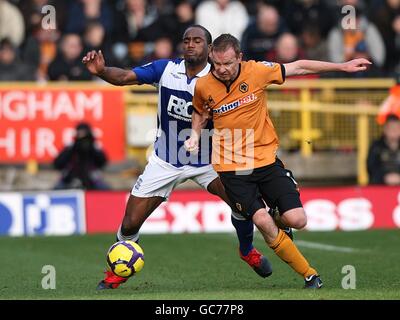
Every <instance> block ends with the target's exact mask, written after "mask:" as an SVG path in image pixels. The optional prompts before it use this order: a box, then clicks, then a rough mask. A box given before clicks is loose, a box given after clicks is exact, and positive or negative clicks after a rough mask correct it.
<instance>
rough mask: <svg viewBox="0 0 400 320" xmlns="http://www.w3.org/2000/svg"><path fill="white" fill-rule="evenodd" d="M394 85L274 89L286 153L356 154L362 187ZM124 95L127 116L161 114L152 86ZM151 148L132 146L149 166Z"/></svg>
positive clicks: (273, 109) (319, 83) (328, 82)
mask: <svg viewBox="0 0 400 320" xmlns="http://www.w3.org/2000/svg"><path fill="white" fill-rule="evenodd" d="M393 85H394V80H392V79H313V80H287V81H286V82H285V84H284V85H282V86H270V87H269V88H268V90H267V92H266V94H267V95H268V108H269V112H270V116H271V118H272V120H273V122H274V125H275V127H276V130H277V132H278V135H279V137H280V147H281V149H283V150H297V151H299V152H300V153H301V154H302V155H303V156H304V157H306V158H307V157H310V156H311V155H312V154H313V153H314V152H319V151H343V152H355V151H356V152H357V165H358V174H357V176H358V183H359V184H360V185H365V184H366V183H367V181H368V176H367V172H366V156H367V152H368V147H369V144H370V142H371V140H372V139H375V138H377V137H378V136H379V134H380V132H381V128H380V127H379V126H378V125H377V123H376V121H375V117H376V114H377V111H378V108H379V105H380V103H381V102H382V101H383V100H384V99H385V98H386V97H387V95H388V90H389V88H390V87H391V86H393ZM43 87H46V89H50V90H51V89H52V88H60V87H62V88H77V87H81V88H85V89H99V88H105V87H106V88H107V89H108V90H110V89H115V90H120V89H121V87H115V86H110V85H108V84H104V83H94V82H75V83H70V82H57V83H51V84H48V83H47V84H38V83H0V88H7V89H18V88H24V89H26V88H29V89H32V90H35V88H43ZM123 89H124V90H125V102H126V110H127V113H126V114H127V116H128V115H130V114H151V115H154V116H155V115H156V113H157V102H158V95H157V91H156V90H155V88H154V87H152V86H148V85H146V86H129V87H123ZM147 150H148V148H147V147H136V148H134V147H128V152H129V154H130V155H131V156H135V157H137V158H138V160H139V161H141V162H142V164H144V163H145V161H146V160H145V155H146V152H147Z"/></svg>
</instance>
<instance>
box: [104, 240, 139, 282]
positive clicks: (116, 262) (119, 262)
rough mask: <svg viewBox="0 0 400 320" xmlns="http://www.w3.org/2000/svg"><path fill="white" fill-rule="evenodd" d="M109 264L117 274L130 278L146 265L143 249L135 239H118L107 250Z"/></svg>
mask: <svg viewBox="0 0 400 320" xmlns="http://www.w3.org/2000/svg"><path fill="white" fill-rule="evenodd" d="M107 264H108V267H109V268H110V270H111V271H112V272H114V274H116V275H117V276H120V277H124V278H129V277H131V276H133V275H134V274H136V273H138V272H139V271H140V270H142V268H143V266H144V253H143V249H142V248H141V247H140V246H139V245H138V244H137V243H136V242H133V241H129V240H128V241H118V242H116V243H114V244H113V245H112V246H111V247H110V249H109V250H108V252H107Z"/></svg>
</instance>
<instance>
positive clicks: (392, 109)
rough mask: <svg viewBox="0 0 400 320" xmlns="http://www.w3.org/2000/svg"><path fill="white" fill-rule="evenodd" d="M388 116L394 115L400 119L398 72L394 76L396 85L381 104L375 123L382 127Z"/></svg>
mask: <svg viewBox="0 0 400 320" xmlns="http://www.w3.org/2000/svg"><path fill="white" fill-rule="evenodd" d="M390 114H392V115H393V114H394V115H396V116H397V117H398V118H400V72H399V73H397V75H396V84H395V85H394V86H393V87H392V88H390V94H389V96H388V97H387V98H386V99H385V100H384V101H383V102H382V104H381V106H380V108H379V112H378V117H377V122H378V123H379V124H380V125H383V124H384V123H385V122H386V118H387V117H388V115H390Z"/></svg>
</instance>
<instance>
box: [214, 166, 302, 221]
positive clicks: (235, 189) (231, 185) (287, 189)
mask: <svg viewBox="0 0 400 320" xmlns="http://www.w3.org/2000/svg"><path fill="white" fill-rule="evenodd" d="M241 173H242V172H241ZM219 176H220V178H221V181H222V184H223V185H224V187H225V191H226V193H227V195H228V197H229V199H230V200H231V202H232V206H233V208H232V209H233V210H234V211H235V212H238V213H240V214H241V215H242V216H243V217H245V218H247V219H249V218H251V217H252V216H253V214H254V213H256V211H257V210H259V209H261V208H265V204H267V205H268V207H270V208H273V209H275V208H278V209H279V212H280V213H281V214H283V213H284V212H286V211H288V210H290V209H294V208H301V207H302V204H301V201H300V194H299V191H298V188H297V182H296V181H295V180H294V178H293V175H292V172H291V171H289V170H286V169H285V167H284V165H283V163H282V161H280V160H279V159H277V160H276V161H275V163H273V164H270V165H267V166H265V167H261V168H257V169H254V170H253V171H252V172H251V173H249V174H238V172H236V171H223V172H219Z"/></svg>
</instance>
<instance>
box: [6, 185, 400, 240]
mask: <svg viewBox="0 0 400 320" xmlns="http://www.w3.org/2000/svg"><path fill="white" fill-rule="evenodd" d="M127 197H128V194H127V193H125V192H94V191H88V192H84V191H81V190H71V191H49V192H8V193H0V235H2V236H33V235H46V236H47V235H73V234H85V233H89V234H93V233H108V232H111V233H114V232H115V231H116V230H117V228H118V226H119V224H120V222H121V219H122V217H123V214H124V209H125V203H126V200H127ZM301 197H302V200H303V203H304V207H305V209H306V212H307V216H308V224H307V227H306V230H309V231H334V230H341V231H354V230H367V229H378V228H383V229H394V228H400V188H398V187H383V186H376V187H372V186H371V187H345V188H343V187H338V188H304V189H302V191H301ZM233 231H234V229H233V227H232V225H231V222H230V209H229V207H228V206H227V205H226V204H225V203H224V202H222V201H221V200H219V199H218V198H216V197H214V196H212V195H210V194H208V193H207V192H205V191H199V190H191V191H183V190H182V191H181V190H178V191H176V192H174V193H173V194H172V196H171V198H170V200H169V201H168V202H164V203H163V204H162V205H161V206H160V207H159V208H158V209H157V210H156V211H155V212H154V213H153V214H152V215H151V216H150V218H149V219H148V220H147V221H146V222H145V223H144V225H143V227H142V229H141V232H142V233H198V232H209V233H211V232H233Z"/></svg>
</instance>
